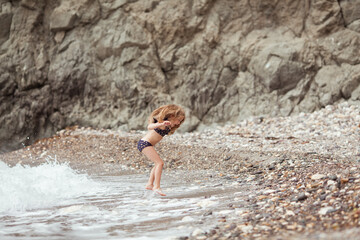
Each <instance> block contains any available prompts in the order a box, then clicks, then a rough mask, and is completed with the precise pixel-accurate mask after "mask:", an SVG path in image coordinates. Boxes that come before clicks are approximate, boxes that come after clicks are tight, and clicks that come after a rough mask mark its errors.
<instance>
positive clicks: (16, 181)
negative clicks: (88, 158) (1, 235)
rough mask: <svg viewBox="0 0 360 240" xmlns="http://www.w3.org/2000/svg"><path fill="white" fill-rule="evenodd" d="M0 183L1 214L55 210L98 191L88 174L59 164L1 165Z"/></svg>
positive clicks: (96, 185)
mask: <svg viewBox="0 0 360 240" xmlns="http://www.w3.org/2000/svg"><path fill="white" fill-rule="evenodd" d="M0 183H1V184H0V213H10V212H18V211H24V210H30V209H38V208H47V207H52V206H56V205H57V204H58V203H59V202H60V201H62V204H63V203H64V200H66V199H73V198H76V197H80V196H82V195H83V194H87V195H89V194H91V193H93V194H95V193H96V191H97V190H98V189H99V188H98V184H97V183H95V182H94V181H92V180H91V179H89V178H88V176H87V175H85V174H79V173H77V172H76V171H74V170H73V169H71V168H70V167H69V165H68V164H59V163H56V162H48V163H44V164H42V165H40V166H36V167H29V166H22V165H19V164H18V165H16V166H14V167H9V166H8V165H6V164H5V163H3V162H0Z"/></svg>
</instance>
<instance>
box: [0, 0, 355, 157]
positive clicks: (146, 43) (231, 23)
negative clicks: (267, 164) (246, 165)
mask: <svg viewBox="0 0 360 240" xmlns="http://www.w3.org/2000/svg"><path fill="white" fill-rule="evenodd" d="M0 63H1V64H0V150H1V151H7V150H11V149H15V148H19V147H21V146H22V145H24V144H29V143H31V142H33V141H34V140H36V139H38V138H41V137H47V136H49V135H51V134H53V133H54V132H55V131H56V130H59V129H62V128H64V127H66V126H70V125H82V126H93V127H101V128H113V129H116V128H120V129H126V130H129V129H143V128H144V126H145V124H146V119H147V116H148V114H149V113H150V112H151V111H152V110H153V109H155V108H156V107H157V106H159V105H161V104H167V103H177V104H180V105H182V106H183V107H184V108H185V109H186V111H187V115H188V117H187V121H186V122H185V124H184V127H182V129H183V130H186V131H191V130H194V129H198V128H201V127H203V126H205V125H210V124H213V123H217V124H223V123H226V122H236V121H239V120H241V119H244V118H247V117H250V116H275V115H282V116H287V115H291V114H296V113H299V112H311V111H314V110H316V109H319V108H321V107H324V106H326V105H328V104H333V103H337V102H341V101H349V102H355V103H359V102H360V4H359V1H357V0H309V1H303V0H285V1H279V0H224V1H223V0H221V1H220V0H189V1H178V0H167V1H161V0H146V1H145V0H138V1H137V0H62V1H60V0H21V1H20V0H14V1H9V0H0Z"/></svg>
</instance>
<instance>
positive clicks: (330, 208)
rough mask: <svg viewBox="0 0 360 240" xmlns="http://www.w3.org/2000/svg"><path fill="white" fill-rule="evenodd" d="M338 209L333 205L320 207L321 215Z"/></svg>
mask: <svg viewBox="0 0 360 240" xmlns="http://www.w3.org/2000/svg"><path fill="white" fill-rule="evenodd" d="M335 211H336V210H335V209H334V208H333V207H323V208H321V209H320V211H319V214H320V215H326V214H329V213H332V212H335Z"/></svg>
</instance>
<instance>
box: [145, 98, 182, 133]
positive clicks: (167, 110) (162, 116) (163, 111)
mask: <svg viewBox="0 0 360 240" xmlns="http://www.w3.org/2000/svg"><path fill="white" fill-rule="evenodd" d="M170 117H175V118H178V117H183V120H182V121H181V122H180V124H179V126H176V127H173V128H171V131H170V132H169V135H171V134H173V133H174V132H175V131H176V129H178V128H179V127H180V125H181V124H182V123H183V122H184V121H185V111H184V109H182V108H181V107H180V106H178V105H175V104H168V105H164V106H161V107H159V108H157V109H155V110H154V111H153V112H152V113H151V115H150V117H149V123H155V122H159V123H162V122H164V121H166V120H167V119H169V118H170Z"/></svg>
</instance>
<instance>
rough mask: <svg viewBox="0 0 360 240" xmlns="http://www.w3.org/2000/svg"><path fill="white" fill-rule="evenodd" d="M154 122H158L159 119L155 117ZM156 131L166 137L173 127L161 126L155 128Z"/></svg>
mask: <svg viewBox="0 0 360 240" xmlns="http://www.w3.org/2000/svg"><path fill="white" fill-rule="evenodd" d="M154 122H155V123H157V122H158V121H157V119H155V118H154ZM154 130H155V132H157V133H158V134H159V135H160V136H162V137H164V136H165V135H168V134H169V132H170V131H171V129H170V128H169V127H166V128H165V129H164V130H163V129H160V128H155V129H154Z"/></svg>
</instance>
